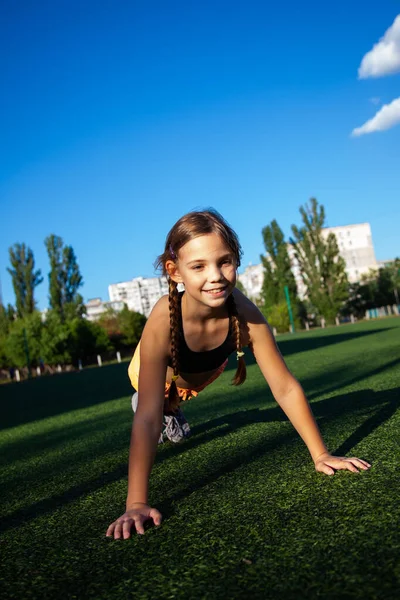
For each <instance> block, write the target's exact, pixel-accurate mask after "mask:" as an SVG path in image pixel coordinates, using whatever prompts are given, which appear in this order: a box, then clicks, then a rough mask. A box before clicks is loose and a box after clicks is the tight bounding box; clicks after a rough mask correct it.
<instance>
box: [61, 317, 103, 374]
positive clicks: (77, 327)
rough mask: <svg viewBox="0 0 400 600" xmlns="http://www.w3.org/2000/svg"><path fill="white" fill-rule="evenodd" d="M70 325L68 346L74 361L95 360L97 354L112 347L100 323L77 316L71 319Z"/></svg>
mask: <svg viewBox="0 0 400 600" xmlns="http://www.w3.org/2000/svg"><path fill="white" fill-rule="evenodd" d="M68 327H69V328H70V330H71V343H70V344H69V346H68V348H69V352H70V355H71V360H72V362H73V363H75V364H77V363H78V361H79V360H83V361H85V360H87V359H89V360H93V358H95V356H96V354H100V353H101V352H105V351H107V350H111V349H112V347H111V344H110V341H109V339H108V336H107V334H106V332H105V331H104V329H103V328H102V327H100V325H99V324H98V323H93V322H92V321H88V320H87V319H81V318H78V317H76V318H75V319H73V320H72V321H69V323H68Z"/></svg>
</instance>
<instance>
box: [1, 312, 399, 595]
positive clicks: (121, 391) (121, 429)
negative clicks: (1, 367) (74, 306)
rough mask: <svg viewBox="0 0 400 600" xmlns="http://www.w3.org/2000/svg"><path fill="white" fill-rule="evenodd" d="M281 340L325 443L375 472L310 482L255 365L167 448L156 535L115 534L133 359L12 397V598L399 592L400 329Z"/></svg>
mask: <svg viewBox="0 0 400 600" xmlns="http://www.w3.org/2000/svg"><path fill="white" fill-rule="evenodd" d="M279 345H280V348H281V350H282V353H283V354H284V356H285V358H286V360H287V363H288V365H289V367H290V368H291V370H292V371H293V372H294V374H295V375H296V376H297V378H298V379H299V380H300V381H301V383H302V385H303V387H304V389H305V391H306V393H307V396H308V398H309V399H310V401H311V403H312V407H313V410H314V413H315V415H316V417H317V420H318V423H319V426H320V428H321V430H322V433H323V436H324V438H325V441H326V442H327V444H328V447H329V449H330V450H331V451H332V452H334V453H338V454H342V453H346V454H347V455H357V456H360V457H361V458H365V459H366V460H368V461H369V462H371V463H372V468H371V469H370V471H369V472H364V473H361V474H359V475H354V474H352V473H349V472H339V473H337V474H336V475H335V476H334V477H327V476H324V475H322V474H318V473H316V472H315V471H314V468H313V464H312V462H311V460H310V458H309V455H308V452H307V449H306V448H305V446H304V445H303V443H302V441H301V440H300V439H299V437H298V435H297V434H296V433H295V432H294V430H293V428H292V426H291V424H290V423H289V422H288V421H287V420H286V418H285V417H284V415H283V413H282V412H281V410H280V409H279V407H278V406H277V405H276V403H275V402H274V400H273V398H272V396H271V394H270V392H269V390H268V388H267V386H266V384H265V382H264V380H263V378H262V375H261V373H260V372H259V370H258V367H257V365H255V364H252V361H251V360H250V357H248V365H249V366H248V380H247V381H246V383H245V384H244V385H243V386H242V387H240V388H234V387H232V386H231V385H230V380H231V378H232V375H233V370H232V369H233V368H234V367H235V364H234V362H235V361H233V362H232V363H231V365H230V367H231V368H230V369H229V370H227V371H226V372H225V373H224V374H223V376H222V377H221V378H220V379H219V380H218V381H217V382H215V383H214V384H213V385H212V386H211V387H210V388H208V389H207V390H205V391H204V392H203V393H202V394H201V395H200V396H199V397H198V398H197V399H194V400H192V401H191V402H190V403H189V404H188V405H187V407H186V408H185V414H186V416H187V418H188V420H189V422H190V424H191V427H192V437H191V438H190V439H189V440H187V441H186V442H184V443H183V444H181V445H178V446H172V445H170V444H165V445H164V446H162V447H160V448H159V451H158V455H157V459H156V464H155V466H154V470H153V473H152V478H151V503H153V504H154V505H155V506H157V507H158V508H159V509H160V510H161V512H162V513H163V516H164V521H163V524H162V526H161V527H160V528H158V529H155V528H150V529H148V531H147V532H146V534H145V535H144V536H135V537H134V538H133V539H131V540H129V541H115V540H113V539H107V538H106V537H105V531H106V529H107V527H108V525H109V523H110V522H111V521H112V520H114V519H115V518H117V517H118V516H120V514H121V513H122V512H123V510H124V502H125V495H126V487H127V482H126V472H127V457H128V443H129V435H130V428H131V420H132V413H131V408H130V395H131V390H130V385H129V381H128V378H127V375H126V369H127V363H125V364H121V365H118V364H117V365H110V366H107V367H102V368H101V369H98V368H96V369H87V370H84V371H82V372H80V373H71V374H61V375H56V376H53V377H50V378H42V379H37V380H33V381H26V382H23V383H20V384H10V385H4V386H1V387H0V410H1V413H0V414H1V425H0V426H1V430H0V460H1V484H2V485H1V489H2V493H1V504H2V511H1V512H2V521H1V538H0V552H1V562H0V595H1V597H2V598H7V599H11V598H20V599H30V598H38V599H41V600H42V599H43V600H44V599H52V598H63V599H64V598H71V599H72V598H77V599H78V600H80V599H85V598H93V599H94V598H95V599H114V598H115V599H118V600H124V599H125V598H138V599H142V598H146V599H147V598H148V599H156V598H166V599H170V598H182V599H183V598H185V599H187V598H196V599H197V598H201V599H203V598H205V599H211V600H213V599H218V598H229V599H232V598H252V599H258V598H260V599H261V598H262V599H268V598H271V599H276V598H282V599H283V598H285V599H295V600H297V599H303V598H323V599H328V598H329V599H331V598H332V599H341V598H357V599H360V600H361V599H363V600H370V599H375V598H382V599H385V600H390V599H396V600H397V599H398V598H399V597H400V535H399V533H398V526H399V522H400V501H399V497H400V469H399V457H400V451H399V447H400V410H399V405H400V319H395V318H393V319H387V320H381V321H376V322H373V323H360V324H356V325H348V326H342V327H340V328H331V329H326V330H320V331H316V332H310V333H301V334H297V335H295V336H282V337H280V338H279Z"/></svg>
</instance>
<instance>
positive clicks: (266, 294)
mask: <svg viewBox="0 0 400 600" xmlns="http://www.w3.org/2000/svg"><path fill="white" fill-rule="evenodd" d="M262 236H263V240H264V247H265V250H266V253H267V254H266V256H262V255H261V257H260V258H261V261H262V263H263V266H264V281H263V287H262V291H261V297H262V300H263V304H264V305H265V306H266V307H267V308H268V307H270V306H273V305H278V304H281V303H285V302H286V297H285V286H287V287H288V289H289V296H290V299H291V301H292V303H294V301H295V299H296V297H297V286H296V281H295V278H294V275H293V272H292V267H291V262H290V258H289V253H288V249H287V243H286V242H285V238H284V235H283V232H282V230H281V228H280V227H279V225H278V223H277V221H276V220H275V219H274V220H273V221H271V223H270V225H267V226H266V227H264V228H263V230H262Z"/></svg>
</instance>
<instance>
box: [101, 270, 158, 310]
mask: <svg viewBox="0 0 400 600" xmlns="http://www.w3.org/2000/svg"><path fill="white" fill-rule="evenodd" d="M165 294H168V282H167V278H166V277H135V278H134V279H131V280H130V281H122V282H121V283H112V284H111V285H109V286H108V295H109V297H110V301H111V302H116V301H120V302H125V304H126V305H127V306H128V308H129V310H134V311H135V312H139V313H142V315H145V316H146V317H148V316H149V314H150V312H151V309H152V308H153V306H154V305H155V303H156V302H157V300H158V299H159V298H161V296H164V295H165Z"/></svg>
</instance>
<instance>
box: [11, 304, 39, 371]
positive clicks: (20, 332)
mask: <svg viewBox="0 0 400 600" xmlns="http://www.w3.org/2000/svg"><path fill="white" fill-rule="evenodd" d="M42 329H43V323H42V318H41V315H40V313H39V312H36V311H35V312H33V313H32V314H30V315H27V316H26V317H23V318H20V319H16V321H14V323H12V325H11V327H10V330H9V333H8V336H7V340H6V342H5V352H6V355H7V358H8V359H9V361H10V363H11V364H12V365H14V366H16V367H24V366H27V354H26V351H27V350H28V352H29V360H30V364H31V365H37V364H39V360H40V358H41V335H42Z"/></svg>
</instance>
